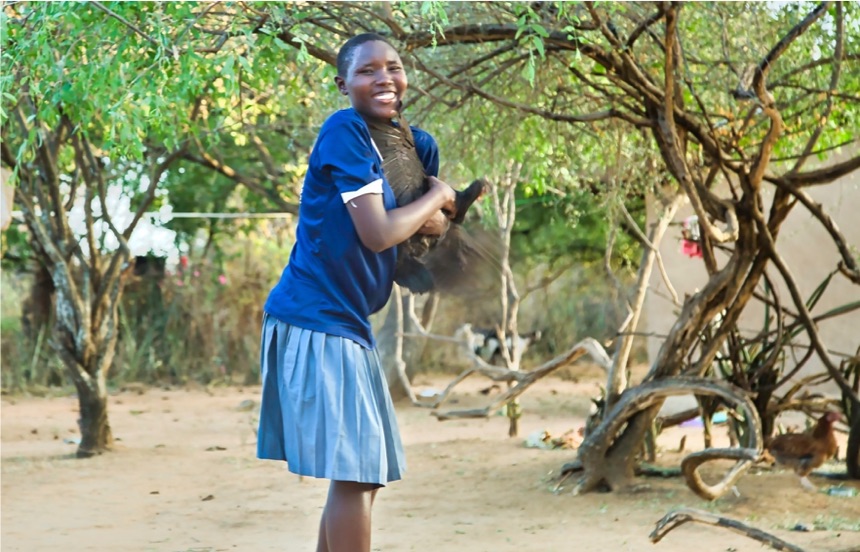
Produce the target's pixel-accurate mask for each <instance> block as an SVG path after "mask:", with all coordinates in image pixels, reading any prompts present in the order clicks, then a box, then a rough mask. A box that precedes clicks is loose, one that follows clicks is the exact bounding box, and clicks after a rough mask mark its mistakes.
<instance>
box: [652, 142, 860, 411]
mask: <svg viewBox="0 0 860 552" xmlns="http://www.w3.org/2000/svg"><path fill="white" fill-rule="evenodd" d="M858 153H860V151H858V149H857V148H853V149H852V151H842V152H840V153H839V154H838V155H834V156H832V157H831V158H830V159H828V160H827V161H826V162H825V163H823V164H821V165H825V164H826V165H831V164H834V163H839V162H841V161H845V160H847V159H850V158H851V157H852V156H856V155H858ZM813 167H814V165H813V164H812V163H809V164H808V165H807V166H806V170H809V169H811V168H813ZM772 191H773V188H772V185H769V184H767V183H766V184H765V201H766V202H767V201H769V200H771V199H772V197H773V194H772ZM805 191H806V192H807V193H808V194H809V195H810V196H811V197H812V198H813V200H814V201H816V202H818V203H820V204H821V205H822V207H823V209H824V210H825V212H826V213H828V214H829V215H830V216H831V217H832V218H833V220H834V222H835V223H836V225H837V227H838V228H839V229H840V230H841V232H842V234H843V236H844V237H845V239H846V240H847V241H848V243H849V247H852V248H853V249H852V252H853V253H854V254H855V255H857V252H858V248H860V171H854V172H853V173H851V174H849V175H846V176H844V177H842V178H840V179H839V180H836V181H834V182H832V183H831V184H827V185H820V186H811V187H808V188H805ZM718 193H719V192H718ZM723 195H726V196H727V195H728V194H726V193H723ZM765 212H767V209H765ZM691 215H693V210H692V208H691V207H690V205H689V204H687V205H685V206H683V207H682V208H681V209H679V210H678V213H677V214H676V217H675V221H674V222H676V223H677V224H673V225H672V226H670V227H669V230H668V231H667V233H666V236H665V237H664V239H663V243H662V244H661V246H660V253H661V255H662V257H663V262H664V264H665V266H666V271H667V272H668V274H669V278H670V280H671V283H672V285H673V287H674V288H675V290H676V291H677V293H678V295H679V296H680V297H681V300H682V301H683V297H684V294H692V293H694V292H695V291H696V290H697V289H699V288H700V287H702V286H704V285H705V283H706V282H707V272H706V271H705V268H704V264H703V262H702V260H701V259H700V258H695V257H690V256H688V255H687V254H689V253H690V251H689V250H688V251H686V253H687V254H685V252H683V251H682V249H683V243H682V239H681V237H682V236H681V234H682V229H683V222H684V221H685V220H686V219H687V218H688V217H690V216H691ZM649 220H654V214H653V211H651V210H650V209H649ZM777 251H778V252H779V254H780V255H781V256H782V258H783V259H784V260H785V262H786V264H787V266H788V267H789V269H790V270H791V272H792V275H793V277H794V280H795V283H796V284H797V286H798V289H799V292H800V294H801V296H802V297H804V298H809V297H810V295H811V294H812V293H813V291H814V290H815V289H816V288H817V287H818V286H819V284H820V283H821V282H822V281H823V280H824V279H825V278H826V277H827V275H828V274H829V273H830V272H832V271H833V270H834V269H835V268H836V266H837V263H838V262H839V259H840V258H841V257H840V256H839V253H838V251H837V250H836V246H835V245H834V244H833V240H832V239H831V238H830V236H829V234H828V233H827V231H826V230H825V229H824V228H823V227H822V225H821V223H820V222H819V221H818V220H817V219H816V218H814V217H813V216H812V214H811V213H810V212H809V211H807V210H806V208H805V207H803V205H797V206H795V207H794V208H793V210H792V211H791V214H790V215H789V217H788V218H787V219H786V221H785V222H784V223H783V225H782V229H781V231H780V233H779V237H778V239H777ZM717 255H718V262H719V259H720V258H722V259H725V256H724V255H723V256H722V257H720V255H721V254H720V253H719V252H718V253H717ZM768 273H769V274H770V275H771V276H772V279H773V281H774V282H778V283H780V284H781V283H782V277H781V275H780V274H779V273H778V271H777V270H776V268H775V267H770V268H769V269H768ZM650 285H651V288H650V290H649V294H648V298H647V301H646V305H645V313H644V314H645V316H644V323H643V325H642V327H641V328H640V331H641V332H644V333H651V334H654V335H655V336H665V335H666V334H668V333H669V329H670V328H671V327H672V324H674V323H675V321H676V319H677V313H678V311H679V308H678V307H676V306H675V305H673V303H672V300H671V295H670V293H669V292H668V290H667V287H666V285H665V284H664V283H663V280H662V278H661V276H660V274H659V271H657V270H656V268H655V270H654V272H653V274H652V276H651V283H650ZM778 292H779V294H780V299H781V302H782V304H783V305H786V306H788V308H789V309H791V308H792V305H793V302H792V301H791V297H790V296H789V294H788V290H787V288H785V286H784V285H783V286H780V287H779V291H778ZM853 301H860V286H858V285H856V284H853V283H851V282H850V281H848V280H847V279H846V278H845V277H844V276H842V275H841V274H836V275H835V276H834V277H833V279H832V280H831V282H830V285H829V287H828V288H827V290H826V292H825V293H824V296H823V297H822V298H821V299H820V301H819V302H818V304H817V305H816V306H815V308H814V309H813V311H812V316H813V317H814V316H816V315H819V314H822V313H824V312H827V311H828V310H830V309H833V308H836V307H839V306H841V305H844V304H846V303H849V302H853ZM763 326H764V309H763V307H762V304H761V302H760V301H758V300H756V299H755V298H753V299H751V300H750V303H749V304H748V306H747V308H746V310H745V312H744V314H743V316H742V318H741V320H740V322H739V327H740V328H741V330H742V331H743V332H744V333H745V334H746V335H749V336H752V335H754V334H756V333H757V332H759V331H760V330H761V329H762V328H763ZM818 329H819V332H820V336H821V339H822V342H823V343H824V345H825V346H826V347H827V348H828V349H829V350H830V351H831V358H832V359H833V362H834V363H835V364H837V365H838V364H839V363H840V362H841V361H842V360H843V359H844V358H846V357H850V356H853V355H856V354H860V350H858V348H860V310H857V311H853V312H851V313H849V314H845V315H842V316H839V317H837V318H834V319H831V320H825V321H822V322H821V323H820V324H819V325H818ZM647 339H648V347H647V348H648V358H649V363H652V362H653V361H654V359H655V358H656V356H657V353H658V351H659V349H660V346H661V345H662V343H663V339H662V338H660V337H648V338H647ZM796 342H797V343H801V344H807V343H808V341H807V340H806V339H805V337H804V336H801V337H800V338H798V339H797V340H796ZM787 352H788V355H787V359H786V369H787V370H790V369H791V368H792V367H793V366H795V361H796V360H798V359H799V358H800V357H801V356H802V355H803V352H804V351H801V350H798V352H797V356H796V357H795V356H793V355H792V353H791V352H790V351H787ZM824 370H825V367H824V365H823V363H822V362H821V360H820V359H819V358H818V357H817V355H814V356H813V357H812V358H811V359H810V360H809V361H808V362H807V363H806V364H805V366H804V368H803V370H802V371H801V374H810V373H817V372H821V371H824ZM821 390H823V391H825V392H828V393H829V392H833V393H836V392H837V391H836V388H835V386H834V385H828V386H827V387H825V388H823V389H821ZM683 402H685V403H687V404H689V401H683Z"/></svg>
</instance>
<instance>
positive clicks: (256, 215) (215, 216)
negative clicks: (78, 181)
mask: <svg viewBox="0 0 860 552" xmlns="http://www.w3.org/2000/svg"><path fill="white" fill-rule="evenodd" d="M12 216H13V217H14V218H19V219H20V218H22V217H23V216H24V214H23V213H22V212H21V211H12ZM144 216H147V217H150V218H160V217H166V218H186V219H190V218H208V219H241V218H249V219H250V218H266V219H274V218H288V217H292V216H295V215H293V213H192V212H176V211H174V212H172V213H167V214H165V213H159V212H157V211H156V212H150V213H144Z"/></svg>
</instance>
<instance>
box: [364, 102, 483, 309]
mask: <svg viewBox="0 0 860 552" xmlns="http://www.w3.org/2000/svg"><path fill="white" fill-rule="evenodd" d="M366 123H367V126H368V129H369V130H370V135H371V137H372V138H373V141H374V143H375V144H376V146H377V147H378V148H379V152H380V154H381V155H382V169H383V171H385V175H386V177H387V178H388V182H389V184H391V189H392V190H393V191H394V195H395V196H396V198H397V205H401V206H402V205H406V204H408V203H411V202H412V201H414V200H416V199H417V198H419V197H420V196H421V195H423V194H424V193H425V192H426V191H427V190H428V189H429V184H428V183H427V176H426V174H425V172H424V165H423V164H422V162H421V160H420V159H419V157H418V153H417V150H416V148H415V139H414V137H413V135H412V131H411V129H410V127H409V123H408V122H407V121H406V120H405V119H404V117H403V114H402V113H400V114H399V115H398V117H397V123H398V124H397V125H393V124H389V123H380V122H378V121H373V120H370V119H366ZM486 185H487V183H486V182H485V181H484V180H475V181H474V182H472V184H471V185H469V186H468V187H467V188H466V189H465V190H461V191H458V192H457V197H456V210H457V212H456V213H453V217H452V219H451V222H452V223H453V224H452V225H451V227H450V228H449V229H448V232H447V233H446V234H445V235H444V236H427V235H421V234H416V235H414V236H412V237H411V238H409V239H408V240H406V241H405V242H403V243H401V244H400V245H398V246H397V265H396V267H395V273H394V281H395V282H397V284H398V285H400V286H403V287H405V288H407V289H409V290H410V291H412V292H413V293H426V292H430V291H443V290H444V291H452V292H456V291H464V289H463V288H464V287H465V288H475V287H477V288H478V289H479V288H480V287H481V286H482V284H480V282H479V281H480V280H485V281H486V279H487V278H486V277H485V276H486V275H487V274H492V275H493V276H495V275H496V274H498V270H499V268H498V267H499V266H500V264H499V260H498V253H497V252H496V251H495V250H496V247H495V244H494V241H493V240H492V239H490V238H488V237H487V236H486V235H484V234H481V233H477V234H476V233H475V232H474V231H473V232H469V231H466V230H465V229H464V228H463V226H462V223H463V222H464V219H465V216H466V211H467V210H468V209H469V207H470V206H471V205H472V203H474V202H475V200H476V199H478V198H479V197H480V196H481V194H482V193H483V191H484V188H485V186H486ZM476 280H478V281H476Z"/></svg>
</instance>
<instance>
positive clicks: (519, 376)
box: [432, 337, 606, 422]
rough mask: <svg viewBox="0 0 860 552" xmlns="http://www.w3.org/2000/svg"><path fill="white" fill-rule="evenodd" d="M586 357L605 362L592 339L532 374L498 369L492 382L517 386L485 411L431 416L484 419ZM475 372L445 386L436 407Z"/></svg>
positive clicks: (600, 348) (469, 372) (444, 418)
mask: <svg viewBox="0 0 860 552" xmlns="http://www.w3.org/2000/svg"><path fill="white" fill-rule="evenodd" d="M586 353H589V354H591V356H592V357H594V358H595V360H597V361H598V362H600V363H603V362H605V357H606V351H604V350H603V347H602V346H601V345H600V343H598V342H597V340H595V339H593V338H591V337H587V338H585V339H583V340H582V341H580V342H579V343H577V344H576V345H574V346H573V347H571V348H570V349H569V350H568V351H567V352H565V353H563V354H561V355H559V356H557V357H555V358H554V359H552V360H550V361H548V362H546V363H544V364H542V365H541V366H539V367H537V368H535V369H534V370H532V371H531V372H520V371H517V370H503V369H500V368H497V369H496V370H495V371H494V372H495V375H494V377H493V379H494V380H496V381H499V380H507V381H516V382H517V384H516V385H514V386H513V387H511V388H510V389H508V390H507V391H506V392H504V393H502V394H500V395H498V396H496V398H495V399H494V400H493V402H491V403H490V404H488V405H487V406H485V407H484V408H475V409H471V410H449V411H447V412H432V414H433V415H434V416H436V418H437V419H438V420H439V421H440V422H441V421H444V420H451V419H454V418H486V417H488V416H489V415H490V413H491V412H493V411H494V410H495V409H497V408H498V407H499V406H500V405H502V404H505V403H508V402H510V401H511V400H513V399H515V398H516V397H518V396H520V395H522V394H523V393H524V392H525V391H526V389H528V388H529V386H531V385H532V384H533V383H534V382H536V381H538V380H539V379H541V378H542V377H544V376H546V375H548V374H550V373H552V372H553V371H555V370H557V369H558V368H561V367H562V366H566V365H567V364H570V363H571V362H573V361H575V360H576V359H578V358H580V357H582V356H584V355H585V354H586ZM475 372H482V373H483V372H484V370H483V369H476V368H469V369H468V370H465V371H464V372H463V373H461V374H460V375H459V376H457V378H455V379H454V381H453V382H451V383H450V384H449V385H448V388H447V389H446V390H445V392H444V393H443V394H442V397H441V398H440V399H439V400H438V401H437V405H438V404H441V402H442V401H443V400H444V397H446V396H447V395H448V393H449V392H450V391H451V390H452V389H453V388H454V386H455V385H456V384H457V383H459V382H461V381H463V380H464V379H466V378H467V377H468V376H470V375H471V374H473V373H475Z"/></svg>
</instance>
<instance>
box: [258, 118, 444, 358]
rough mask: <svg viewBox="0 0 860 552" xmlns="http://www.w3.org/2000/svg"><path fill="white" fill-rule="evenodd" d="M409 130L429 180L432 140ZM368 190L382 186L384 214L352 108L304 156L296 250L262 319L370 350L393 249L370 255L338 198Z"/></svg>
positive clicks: (389, 204) (434, 160)
mask: <svg viewBox="0 0 860 552" xmlns="http://www.w3.org/2000/svg"><path fill="white" fill-rule="evenodd" d="M412 130H413V135H414V137H415V142H416V149H417V150H418V155H419V157H420V158H421V160H422V162H423V163H424V167H425V170H426V172H427V174H430V175H433V176H436V175H437V174H438V172H439V150H438V146H437V145H436V141H435V140H434V139H433V137H432V136H431V135H430V134H428V133H427V132H424V131H423V130H420V129H417V128H415V127H412ZM368 185H370V186H371V187H374V188H376V187H377V186H380V185H381V186H380V187H379V189H380V190H381V192H382V196H383V203H384V205H385V208H386V209H387V210H390V209H393V208H395V207H396V206H397V204H396V200H395V197H394V192H393V191H392V190H391V187H390V186H389V184H388V181H387V180H386V178H385V175H384V174H383V172H382V159H381V157H380V156H379V153H378V151H377V150H376V147H375V145H374V144H373V141H372V140H371V138H370V131H369V130H368V129H367V125H366V124H365V123H364V120H363V119H362V118H361V116H360V115H359V114H358V113H357V112H356V111H355V110H354V109H352V108H349V109H343V110H341V111H337V112H335V113H334V114H332V115H331V116H330V117H329V118H328V119H327V120H326V121H325V123H323V126H322V128H321V129H320V133H319V136H317V140H316V143H315V144H314V147H313V150H312V151H311V156H310V159H309V160H308V171H307V174H306V175H305V182H304V186H303V187H302V196H301V202H300V204H299V223H298V227H297V229H296V243H295V245H294V246H293V249H292V252H291V253H290V259H289V262H288V263H287V266H286V268H284V271H283V273H282V274H281V279H280V281H278V283H277V284H276V285H275V287H274V288H273V289H272V291H271V292H270V293H269V297H268V299H267V300H266V304H265V306H264V309H265V311H266V312H267V313H268V314H270V315H271V316H274V317H275V318H277V319H278V320H281V321H283V322H286V323H288V324H292V325H295V326H299V327H301V328H305V329H308V330H314V331H319V332H325V333H328V334H332V335H338V336H341V337H346V338H348V339H352V340H353V341H356V342H358V343H359V344H361V345H362V346H364V347H366V348H373V347H375V346H376V341H375V339H374V337H373V332H372V330H371V326H370V320H369V318H370V315H371V314H373V313H375V312H377V311H379V310H380V309H381V308H382V307H384V306H385V303H386V302H387V301H388V297H389V296H390V295H391V288H392V286H393V284H394V265H395V261H396V254H397V253H396V251H397V249H396V248H394V247H392V248H389V249H387V250H385V251H382V252H380V253H374V252H373V251H371V250H370V249H368V248H367V247H365V246H364V244H362V243H361V239H360V238H359V237H358V233H357V232H356V230H355V226H354V225H353V223H352V219H351V218H350V216H349V213H348V212H347V207H346V205H345V200H344V197H349V196H350V194H354V193H355V192H358V191H359V190H361V189H362V188H365V187H366V186H368Z"/></svg>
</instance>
